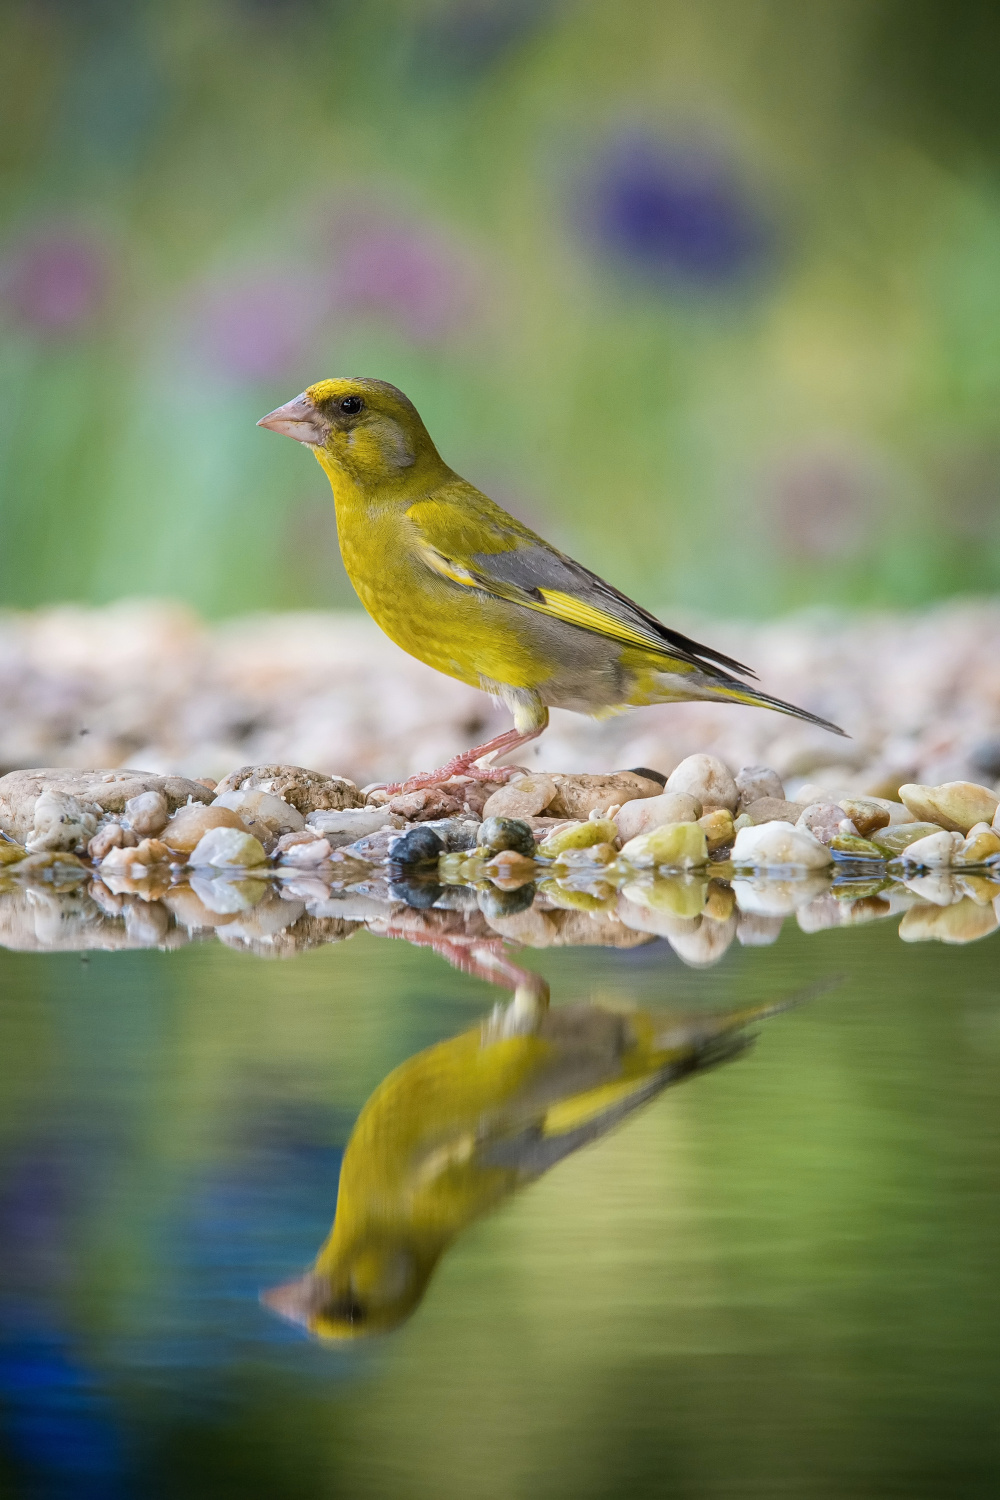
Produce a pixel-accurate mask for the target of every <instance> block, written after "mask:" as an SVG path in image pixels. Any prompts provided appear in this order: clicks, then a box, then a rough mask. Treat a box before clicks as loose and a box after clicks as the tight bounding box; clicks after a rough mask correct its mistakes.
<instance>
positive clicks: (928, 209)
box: [0, 0, 1000, 615]
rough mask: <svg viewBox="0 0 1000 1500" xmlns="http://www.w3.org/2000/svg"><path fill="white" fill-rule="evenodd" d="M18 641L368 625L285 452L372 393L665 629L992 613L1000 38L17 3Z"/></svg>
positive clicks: (907, 27) (852, 14)
mask: <svg viewBox="0 0 1000 1500" xmlns="http://www.w3.org/2000/svg"><path fill="white" fill-rule="evenodd" d="M0 26H2V47H0V160H2V169H0V170H2V207H0V330H2V339H0V343H2V353H0V423H2V445H0V602H3V603H6V604H8V605H18V606H22V605H33V604H37V603H40V602H43V601H47V600H54V599H63V598H71V599H76V600H84V601H95V602H99V601H104V600H109V599H112V598H115V597H118V596H121V595H127V594H137V593H154V594H169V595H174V596H177V597H180V598H183V599H187V600H189V601H191V602H192V603H193V604H195V605H196V606H197V607H198V608H200V609H202V610H204V611H206V612H207V613H209V614H213V615H218V614H223V613H227V612H231V611H237V610H245V609H248V608H256V607H260V606H267V607H285V606H320V605H327V604H333V605H346V604H350V603H352V602H353V596H352V594H351V592H350V589H349V586H348V584H347V581H346V579H345V577H344V574H343V571H342V569H341V566H340V562H339V557H338V554H337V547H336V534H335V527H334V524H333V516H332V508H331V506H330V503H329V498H328V491H327V487H326V483H325V480H324V479H323V478H322V476H321V475H320V473H319V471H318V470H317V469H316V468H315V466H314V465H312V464H311V463H310V462H309V461H308V459H307V456H306V455H305V454H304V453H303V452H302V451H301V450H299V449H297V448H294V447H293V446H292V444H290V443H280V442H278V441H277V440H276V439H275V438H274V437H273V436H271V435H269V434H267V433H264V432H258V431H256V430H255V428H254V425H253V424H254V421H255V419H256V418H257V417H258V416H259V415H261V414H262V413H263V412H265V411H267V410H268V409H270V408H271V407H272V406H274V405H275V404H277V403H278V402H279V401H282V400H285V399H287V398H288V397H290V396H292V395H294V394H295V393H296V392H297V391H299V390H300V389H302V387H303V386H305V385H306V384H307V383H309V382H310V381H312V380H314V379H316V378H319V377H321V376H326V375H333V374H366V375H377V376H381V377H384V378H387V379H389V380H392V381H395V382H396V383H397V384H399V385H401V386H402V387H403V388H404V389H405V390H406V391H407V393H408V394H409V395H410V396H411V397H412V398H413V399H414V400H415V401H416V403H417V405H418V406H419V408H420V409H421V411H422V412H423V414H424V416H425V418H426V420H427V422H428V425H429V427H430V429H431V431H432V433H433V435H434V436H435V438H436V439H437V441H438V443H439V446H440V447H441V449H442V451H443V453H444V455H445V457H446V458H447V459H448V460H449V462H451V463H452V464H453V465H454V466H455V467H456V468H458V469H459V470H460V471H461V472H463V473H465V474H466V475H467V476H468V477H470V478H472V479H473V480H474V481H476V482H477V483H479V484H480V485H482V486H483V487H484V488H486V489H487V490H489V491H490V492H491V493H492V494H493V495H494V496H495V497H496V498H497V499H499V500H500V501H502V502H504V503H506V504H508V505H509V506H510V507H511V508H512V509H514V510H515V511H516V512H517V513H519V514H520V515H522V516H524V517H525V518H527V519H529V520H530V521H532V522H533V523H534V524H536V525H537V526H539V527H540V528H541V529H543V530H544V531H545V532H546V533H547V534H548V535H550V536H551V538H552V539H553V540H555V541H557V542H558V543H560V544H561V545H562V546H564V547H565V548H567V549H571V550H572V551H573V552H574V553H576V554H577V555H578V556H579V557H580V558H581V560H583V561H585V562H587V563H589V564H591V565H593V566H596V567H599V568H600V569H601V570H602V571H605V572H607V573H610V574H611V575H612V576H613V577H614V579H615V581H616V582H618V583H619V584H620V585H622V586H624V587H625V588H627V589H629V590H630V591H632V592H634V593H636V594H638V595H639V596H640V597H641V598H642V599H643V600H644V601H647V602H649V603H652V604H660V603H663V602H665V601H667V600H674V601H677V602H680V603H687V604H694V603H697V604H699V605H701V606H705V607H708V608H710V609H712V610H715V611H718V612H727V613H751V614H765V613H769V612H773V611H776V610H778V609H781V608H786V607H791V606H795V605H799V604H802V603H804V602H807V601H809V602H813V601H834V602H837V601H839V602H845V603H852V602H868V603H888V604H898V605H908V604H912V603H916V602H919V601H922V600H925V599H929V598H932V597H935V596H939V595H942V594H946V593H950V592H955V591H973V592H978V591H984V590H990V589H993V588H995V587H996V585H997V583H998V580H1000V506H998V504H997V499H998V489H1000V399H998V398H1000V357H998V356H1000V275H998V266H1000V181H998V167H1000V112H998V111H997V108H996V84H995V58H996V55H997V47H998V44H1000V10H998V8H997V7H996V6H995V5H992V4H989V3H988V0H950V3H948V4H945V3H944V0H906V3H904V0H812V3H810V4H808V5H802V4H801V3H797V0H698V3H697V4H692V3H690V0H687V3H679V0H630V3H629V4H628V5H627V6H609V5H607V4H605V3H601V0H366V3H364V4H353V5H349V4H346V3H344V0H270V3H268V0H170V3H165V4H160V5H136V4H134V3H125V0H89V3H86V4H81V3H73V4H71V3H68V0H21V3H14V4H7V5H5V6H4V7H3V9H2V22H0Z"/></svg>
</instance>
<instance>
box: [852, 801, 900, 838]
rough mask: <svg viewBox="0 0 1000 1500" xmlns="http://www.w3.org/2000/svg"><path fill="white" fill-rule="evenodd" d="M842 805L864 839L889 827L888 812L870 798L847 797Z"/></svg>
mask: <svg viewBox="0 0 1000 1500" xmlns="http://www.w3.org/2000/svg"><path fill="white" fill-rule="evenodd" d="M840 805H841V807H842V808H843V809H844V812H845V813H846V814H847V816H848V817H849V818H850V820H851V822H852V823H853V824H854V826H855V828H856V829H857V830H858V833H859V834H860V835H861V837H862V838H863V839H870V838H871V836H872V834H873V833H877V832H878V830H879V829H880V828H888V826H889V821H890V818H889V812H888V810H887V809H886V808H884V807H880V806H879V804H878V803H877V802H873V801H872V800H871V799H870V798H868V797H845V798H844V799H843V800H842V802H841V804H840Z"/></svg>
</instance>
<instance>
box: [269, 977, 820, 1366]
mask: <svg viewBox="0 0 1000 1500" xmlns="http://www.w3.org/2000/svg"><path fill="white" fill-rule="evenodd" d="M801 998H802V997H801V996H798V997H796V999H795V1000H794V1001H786V1002H784V1003H781V1004H777V1005H763V1006H756V1007H750V1008H748V1009H743V1010H735V1011H730V1012H726V1013H721V1014H715V1015H704V1016H697V1017H678V1016H671V1015H670V1013H669V1012H665V1013H657V1012H653V1011H629V1012H627V1013H615V1012H611V1011H607V1010H602V1009H600V1008H599V1007H598V1006H593V1005H572V1006H566V1007H561V1008H558V1009H555V1010H550V1009H549V1008H548V1005H547V995H546V993H545V990H544V984H543V983H541V982H539V981H538V980H537V976H536V978H535V983H534V985H530V984H525V985H523V986H521V987H520V988H519V990H518V992H517V994H516V996H515V998H514V1001H513V1003H512V1004H511V1005H510V1006H509V1008H507V1009H506V1010H502V1009H501V1008H500V1007H498V1008H497V1010H496V1011H495V1012H494V1014H493V1016H492V1018H491V1019H490V1020H489V1021H487V1022H486V1023H485V1024H484V1025H483V1026H481V1027H477V1028H476V1029H475V1030H473V1031H467V1032H464V1033H463V1034H462V1035H461V1036H457V1037H454V1038H452V1039H451V1040H450V1041H445V1042H439V1043H438V1044H437V1045H436V1046H434V1047H429V1048H427V1050H426V1051H424V1052H419V1053H417V1055H416V1056H415V1057H411V1058H410V1059H409V1060H408V1061H407V1062H405V1063H403V1064H402V1065H401V1066H400V1067H398V1068H397V1069H396V1070H395V1072H393V1073H390V1074H389V1077H388V1078H386V1079H385V1080H384V1082H383V1083H381V1084H380V1085H379V1087H378V1088H377V1089H376V1090H375V1092H374V1094H373V1095H372V1096H371V1098H370V1099H369V1100H368V1103H367V1104H366V1105H365V1107H364V1109H363V1110H362V1111H361V1114H360V1116H359V1118H358V1121H357V1124H356V1125H355V1127H354V1130H353V1132H352V1134H351V1138H350V1140H349V1141H348V1143H347V1150H346V1151H345V1153H344V1161H343V1166H342V1169H341V1174H340V1188H339V1193H338V1198H337V1211H336V1216H335V1218H334V1223H333V1229H332V1231H331V1233H330V1236H329V1238H328V1240H327V1241H326V1244H325V1245H324V1246H323V1248H322V1249H321V1250H320V1252H319V1255H318V1256H317V1259H316V1262H315V1264H314V1265H313V1267H312V1268H311V1269H310V1270H309V1271H307V1272H306V1273H305V1275H304V1276H302V1277H301V1278H299V1279H298V1280H296V1281H292V1282H289V1283H287V1284H286V1285H284V1286H279V1287H275V1288H273V1289H272V1290H271V1291H268V1292H265V1293H263V1301H264V1302H265V1303H266V1304H267V1305H268V1306H269V1307H271V1308H273V1309H274V1310H275V1311H276V1312H279V1313H281V1314H282V1315H283V1316H285V1317H287V1318H291V1319H292V1320H294V1321H295V1322H298V1323H301V1324H303V1325H304V1326H305V1327H306V1328H307V1329H308V1330H309V1331H310V1332H311V1333H314V1334H318V1335H319V1336H320V1337H322V1338H331V1339H344V1338H357V1337H359V1336H364V1335H366V1334H372V1333H382V1332H385V1331H386V1330H388V1329H390V1328H394V1327H396V1325H397V1324H399V1323H401V1322H402V1321H403V1319H404V1318H406V1317H408V1316H409V1314H410V1313H411V1312H412V1311H413V1310H414V1308H415V1307H416V1306H417V1303H418V1302H419V1301H420V1299H421V1297H422V1296H423V1294H424V1291H425V1290H426V1287H427V1283H428V1281H429V1280H430V1277H431V1274H432V1272H433V1270H434V1267H435V1266H436V1265H437V1262H438V1260H439V1259H440V1257H441V1255H442V1254H443V1252H444V1251H445V1250H446V1249H447V1248H448V1246H449V1245H450V1244H451V1242H452V1241H453V1240H454V1239H455V1238H456V1236H457V1235H459V1234H460V1233H461V1231H462V1230H463V1229H464V1228H465V1227H466V1225H468V1224H471V1223H472V1222H473V1220H474V1219H477V1218H478V1217H479V1216H480V1215H481V1214H483V1213H485V1212H486V1211H487V1210H488V1209H490V1208H493V1207H494V1206H495V1205H496V1204H498V1203H500V1202H502V1200H503V1199H504V1198H506V1197H508V1196H509V1195H510V1194H511V1193H513V1192H516V1191H517V1189H518V1188H521V1187H524V1186H526V1185H527V1184H528V1183H529V1182H533V1181H534V1179H535V1178H536V1177H539V1176H540V1175H541V1174H542V1173H543V1172H545V1171H547V1170H548V1168H549V1167H552V1166H554V1165H555V1164H556V1162H558V1161H561V1160H562V1158H563V1157H564V1156H568V1155H569V1154H570V1153H571V1152H573V1151H576V1150H578V1149H579V1147H581V1146H585V1145H586V1144H587V1143H588V1142H590V1141H594V1140H597V1139H598V1138H599V1137H600V1136H602V1135H604V1134H605V1133H606V1132H607V1131H608V1130H610V1129H611V1128H612V1127H613V1126H615V1125H617V1124H618V1123H619V1122H620V1121H621V1120H624V1119H625V1118H626V1117H627V1116H628V1115H630V1114H631V1113H632V1112H633V1111H634V1110H636V1109H638V1108H639V1106H640V1105H642V1104H645V1103H646V1102H647V1100H649V1099H652V1098H653V1097H654V1096H655V1095H656V1094H658V1093H659V1092H660V1090H661V1089H664V1088H666V1087H667V1086H668V1085H669V1084H671V1083H676V1082H678V1081H679V1080H680V1079H681V1078H684V1077H686V1076H688V1075H690V1074H692V1073H697V1072H701V1071H702V1070H703V1069H705V1068H707V1067H710V1066H712V1065H713V1064H715V1063H719V1062H723V1061H726V1060H727V1059H729V1058H731V1057H735V1056H737V1055H738V1054H739V1053H740V1052H742V1051H743V1050H744V1048H745V1047H746V1046H747V1045H748V1044H749V1041H750V1038H748V1037H747V1036H746V1034H745V1028H746V1027H747V1026H748V1025H750V1024H751V1023H752V1022H754V1021H758V1020H762V1019H764V1017H766V1016H769V1015H772V1014H774V1013H775V1012H776V1011H779V1010H784V1009H786V1008H787V1006H788V1005H790V1004H793V1003H797V1001H798V1000H799V999H801Z"/></svg>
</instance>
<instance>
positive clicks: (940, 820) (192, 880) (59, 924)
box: [0, 753, 1000, 965]
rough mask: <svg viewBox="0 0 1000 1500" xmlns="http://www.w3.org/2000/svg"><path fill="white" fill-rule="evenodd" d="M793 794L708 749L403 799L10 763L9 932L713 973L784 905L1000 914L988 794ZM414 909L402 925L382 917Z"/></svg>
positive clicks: (806, 909)
mask: <svg viewBox="0 0 1000 1500" xmlns="http://www.w3.org/2000/svg"><path fill="white" fill-rule="evenodd" d="M799 797H800V798H802V797H806V798H807V800H805V801H801V800H800V801H793V800H791V799H790V798H788V797H787V796H786V789H785V786H784V784H783V782H782V780H781V777H780V776H779V774H778V772H777V770H776V769H775V768H773V767H771V766H766V765H752V766H744V767H742V768H741V769H739V770H736V771H734V770H733V769H732V768H730V767H729V766H727V765H726V764H725V763H724V762H723V761H721V760H720V759H719V758H718V757H715V756H712V755H707V754H704V753H696V754H693V755H690V756H687V757H685V758H684V759H683V760H682V761H681V762H680V764H678V765H677V766H676V767H675V768H674V770H673V771H672V773H671V774H670V776H669V777H666V778H665V777H663V775H662V774H661V773H659V772H657V771H655V770H650V769H648V768H644V767H640V768H636V769H632V770H626V771H618V772H614V773H597V774H587V773H559V772H545V773H539V772H533V771H530V772H520V773H515V774H514V775H513V776H512V777H511V779H510V780H509V781H508V782H507V783H506V784H505V785H502V786H499V787H498V786H497V785H496V783H488V782H480V781H476V780H475V779H474V778H473V777H462V778H454V779H453V780H452V781H450V782H448V783H447V784H445V785H443V786H440V787H433V788H427V789H423V790H421V791H418V792H410V793H407V792H403V793H401V794H398V795H395V796H393V795H390V794H389V793H388V792H386V791H384V790H381V789H378V788H374V789H370V790H368V791H367V792H366V791H364V790H361V789H359V788H358V786H357V785H356V783H355V782H353V781H352V780H351V779H350V778H349V777H345V776H335V775H330V774H327V773H323V772H318V771H313V770H307V769H305V768H303V767H299V766H294V765H287V764H282V763H269V764H264V765H247V766H242V767H240V768H239V769H238V770H236V771H233V772H231V773H230V774H229V775H228V776H227V777H226V778H224V779H223V780H222V781H221V782H219V783H215V782H214V781H213V780H212V778H210V777H205V778H200V779H199V778H193V779H190V778H185V777H182V776H176V775H174V776H166V777H164V776H160V775H157V774H156V773H152V772H144V771H138V770H131V769H127V768H126V769H116V770H106V771H99V770H73V769H68V768H60V769H42V770H30V771H15V772H11V773H9V774H8V775H6V776H5V777H3V778H0V832H2V834H3V836H4V838H3V841H2V842H0V942H4V943H5V944H6V945H7V946H13V947H22V946H27V947H46V946H48V947H53V946H54V947H65V946H67V945H68V946H72V945H73V944H74V942H75V943H77V944H78V945H79V946H82V947H87V946H112V947H114V946H173V945H174V943H175V942H176V941H186V940H187V938H189V937H190V936H191V935H192V934H193V933H196V932H203V931H206V930H209V929H215V930H219V935H220V936H222V937H223V939H224V940H228V941H232V940H233V939H234V938H235V937H236V936H237V935H239V937H240V939H241V941H243V942H245V944H246V945H247V946H250V947H251V948H253V949H254V950H255V951H270V952H293V951H297V949H298V948H299V947H302V946H313V945H315V943H316V942H322V941H335V940H339V939H341V938H343V937H344V936H348V935H350V931H351V930H355V929H356V927H357V926H358V925H366V926H368V927H369V928H371V929H372V930H376V931H388V932H389V935H407V936H408V937H409V938H410V940H411V941H428V942H434V941H437V942H438V943H442V942H444V941H445V939H444V937H443V936H442V931H445V932H448V933H450V936H449V937H448V939H447V941H448V943H450V944H451V945H452V947H454V944H455V943H456V942H458V941H459V935H460V934H464V939H463V940H465V941H470V942H472V941H479V942H483V941H486V940H487V938H488V937H490V938H492V939H493V940H495V939H497V938H503V939H507V940H511V941H515V942H518V943H522V944H525V945H527V946H548V945H549V944H550V943H552V942H583V943H588V942H589V943H599V944H611V945H614V946H623V945H626V946H627V945H630V944H631V943H632V942H636V941H638V942H642V941H649V940H651V939H652V938H654V937H664V938H666V939H667V941H668V942H669V943H670V944H671V946H672V947H673V948H674V949H675V951H676V952H677V953H678V954H679V955H680V957H681V958H682V959H683V960H684V961H685V962H687V963H691V964H694V965H702V964H707V963H713V962H716V961H717V960H718V959H719V958H721V957H722V955H723V953H724V952H725V951H726V948H727V947H728V946H729V944H730V943H731V942H732V941H733V940H734V939H739V940H740V941H741V942H744V943H748V942H749V943H760V942H766V941H773V940H774V938H775V937H776V936H777V934H778V931H780V927H781V924H782V921H783V920H784V918H785V917H786V916H787V915H790V914H792V913H794V914H795V915H796V917H797V919H798V922H799V925H800V927H802V928H803V929H804V930H805V931H817V930H820V929H822V928H824V927H829V926H832V925H840V924H843V923H851V922H855V921H867V920H871V919H872V918H874V917H877V916H889V915H894V914H899V913H902V921H901V924H900V936H901V937H902V938H904V939H905V940H910V941H922V940H926V939H940V940H942V941H945V942H958V943H961V942H968V941H973V940H975V939H977V938H980V937H984V936H987V935H988V934H989V933H990V932H992V931H993V930H995V929H996V927H997V926H998V925H1000V796H998V794H997V792H995V791H994V790H993V789H992V788H991V787H989V786H986V785H983V784H981V783H975V782H969V781H952V782H948V783H943V784H939V785H935V786H931V785H922V784H918V783H907V784H904V785H903V786H901V787H900V788H899V789H898V798H896V799H893V798H883V797H878V796H859V795H856V794H852V793H851V792H850V791H843V792H839V793H835V792H824V791H823V790H822V789H821V788H816V787H812V788H810V787H808V786H806V787H804V788H802V789H800V792H799ZM85 882H86V883H87V893H86V897H85V898H84V897H83V896H82V895H81V891H80V888H81V887H82V886H83V885H84V883H85ZM28 888H34V890H35V893H36V894H35V897H34V905H33V910H32V909H31V907H32V903H31V902H30V901H29V902H28V903H27V906H26V904H25V893H26V891H27V890H28ZM39 888H41V890H42V891H43V893H44V896H43V899H42V900H41V903H40V901H39V897H38V891H39ZM12 898H13V899H12ZM67 903H68V904H67ZM74 903H75V905H74ZM359 903H360V904H359ZM40 913H41V914H42V916H43V921H42V925H41V928H39V924H38V921H37V918H38V916H39V914H40ZM66 915H68V916H69V917H70V918H71V920H70V924H69V927H67V926H66V925H65V924H64V922H63V917H64V916H66ZM265 917H266V920H264V921H263V925H262V919H264V918H265ZM104 919H108V922H110V924H111V927H110V928H108V927H107V924H106V922H105V920H104ZM567 919H568V920H567ZM442 920H444V923H445V927H444V929H442V928H441V922H442ZM303 922H304V924H305V925H304V927H302V928H301V930H297V929H299V924H300V923H303ZM400 922H403V924H404V926H406V924H409V925H408V927H407V930H406V933H405V934H404V933H402V932H399V931H392V930H391V929H392V928H393V927H394V926H395V927H397V928H398V926H399V924H400ZM414 922H416V923H417V926H416V927H415V926H414V925H413V924H414ZM116 923H118V924H119V926H118V930H117V933H116V932H115V931H114V930H113V929H114V927H115V924H116ZM331 923H332V924H333V925H332V927H331V926H330V924H331ZM344 923H347V924H348V927H347V930H345V929H344V927H343V924H344ZM317 924H319V925H318V926H317ZM324 924H326V926H325V927H324ZM420 924H423V925H422V926H421V925H420ZM230 928H232V931H230ZM421 932H422V933H423V934H424V936H423V937H421V936H419V935H418V934H419V933H421ZM46 933H47V934H48V935H49V936H48V939H46V936H45V934H46ZM182 933H186V934H187V937H184V936H182V935H181V934H182ZM435 933H437V935H438V936H437V939H435V937H434V934H435ZM171 934H173V936H171ZM428 934H430V935H428ZM99 936H100V938H102V939H105V940H106V941H94V942H91V939H97V938H98V937H99ZM118 939H123V940H124V941H118ZM449 956H451V957H452V959H453V961H458V960H457V959H456V958H455V953H454V952H449Z"/></svg>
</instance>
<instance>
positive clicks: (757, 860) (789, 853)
mask: <svg viewBox="0 0 1000 1500" xmlns="http://www.w3.org/2000/svg"><path fill="white" fill-rule="evenodd" d="M831 860H832V856H831V854H830V851H829V849H828V848H827V847H826V845H825V844H822V843H821V842H820V841H819V839H818V838H816V836H815V834H812V833H810V832H809V830H808V828H796V827H795V826H794V824H792V823H790V822H773V823H762V824H760V826H758V827H754V828H741V829H740V831H739V832H738V833H737V835H736V842H735V844H734V845H733V853H732V861H733V864H734V865H754V866H756V867H757V868H763V869H766V868H767V867H768V866H772V865H800V866H801V867H802V868H803V869H807V870H818V869H821V868H822V867H823V866H824V865H828V864H830V863H831Z"/></svg>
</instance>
